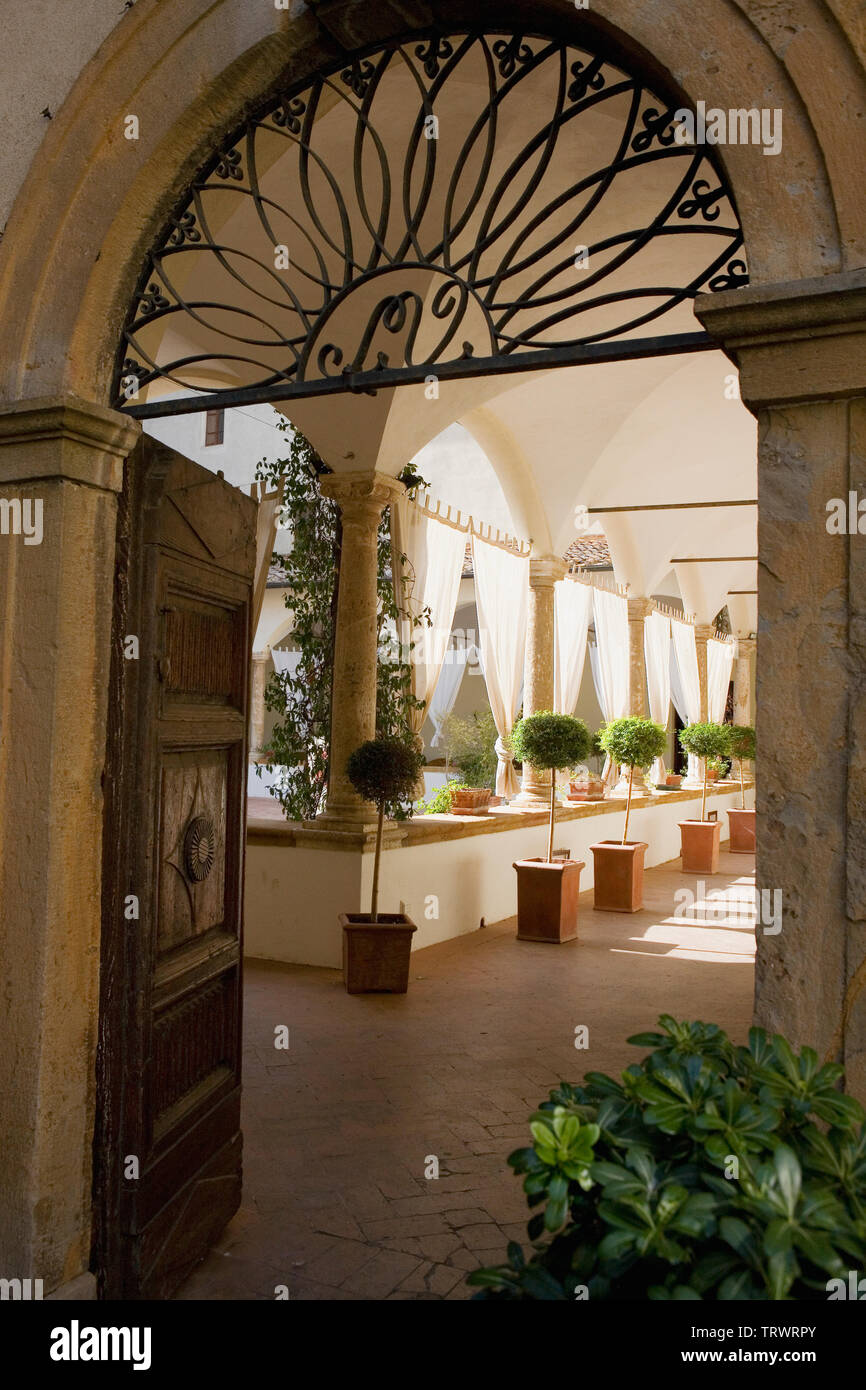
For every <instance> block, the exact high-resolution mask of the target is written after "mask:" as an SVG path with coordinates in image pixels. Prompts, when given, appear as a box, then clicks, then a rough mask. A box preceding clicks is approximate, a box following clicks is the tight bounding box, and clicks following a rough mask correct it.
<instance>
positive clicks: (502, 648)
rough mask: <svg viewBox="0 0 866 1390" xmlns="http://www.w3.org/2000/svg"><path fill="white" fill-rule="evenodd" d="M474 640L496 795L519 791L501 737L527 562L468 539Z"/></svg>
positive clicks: (514, 672) (512, 693)
mask: <svg viewBox="0 0 866 1390" xmlns="http://www.w3.org/2000/svg"><path fill="white" fill-rule="evenodd" d="M472 567H473V570H474V571H475V602H476V605H477V608H478V629H479V632H478V642H479V647H480V649H481V665H482V667H483V669H484V679H485V681H486V683H487V696H488V699H489V700H490V708H491V710H492V711H493V720H494V723H495V724H496V731H497V733H498V734H499V737H498V739H497V740H496V755H497V757H498V759H499V764H498V766H497V769H496V794H497V796H508V797H512V796H516V795H517V793H518V791H519V790H520V784H519V782H518V779H517V772H516V770H515V767H514V761H513V759H512V757H511V755H510V753H509V752H508V751H507V749H506V747H505V744H504V743H503V739H507V738H508V735H509V734H510V733H511V730H512V729H513V728H514V720H515V718H516V715H517V711H518V709H519V707H520V706H519V701H520V691H521V687H522V683H523V657H524V652H525V649H526V620H527V614H528V611H529V561H528V559H527V558H526V556H524V555H516V554H515V553H514V552H513V551H510V550H503V549H502V547H501V546H496V545H488V543H487V542H486V541H482V540H480V539H479V538H478V536H473V537H472Z"/></svg>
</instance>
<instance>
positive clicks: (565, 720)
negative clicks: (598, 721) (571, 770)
mask: <svg viewBox="0 0 866 1390" xmlns="http://www.w3.org/2000/svg"><path fill="white" fill-rule="evenodd" d="M590 744H591V737H590V732H589V729H588V728H587V727H586V725H585V724H584V722H583V720H582V719H575V718H573V716H572V715H570V714H548V713H539V714H530V715H527V717H526V718H525V719H520V720H518V722H517V723H516V724H515V726H514V730H513V732H512V735H511V747H512V749H513V750H514V755H515V757H516V758H517V759H518V760H519V761H520V762H523V763H529V765H530V767H542V768H556V769H558V768H563V767H574V765H575V763H580V762H583V759H584V758H585V757H586V756H587V754H588V752H589V749H590Z"/></svg>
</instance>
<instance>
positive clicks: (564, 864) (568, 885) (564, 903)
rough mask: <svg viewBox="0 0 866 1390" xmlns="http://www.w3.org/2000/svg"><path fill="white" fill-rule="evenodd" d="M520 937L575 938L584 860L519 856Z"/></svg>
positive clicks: (543, 939) (561, 939)
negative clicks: (548, 859)
mask: <svg viewBox="0 0 866 1390" xmlns="http://www.w3.org/2000/svg"><path fill="white" fill-rule="evenodd" d="M514 867H515V869H516V870H517V940H518V941H555V942H562V941H573V940H574V938H575V937H576V936H577V903H578V898H579V897H580V871H581V869H582V868H583V867H584V864H583V861H582V860H580V859H558V860H554V862H553V863H552V864H548V863H546V862H545V860H543V859H518V860H517V862H516V863H515V865H514Z"/></svg>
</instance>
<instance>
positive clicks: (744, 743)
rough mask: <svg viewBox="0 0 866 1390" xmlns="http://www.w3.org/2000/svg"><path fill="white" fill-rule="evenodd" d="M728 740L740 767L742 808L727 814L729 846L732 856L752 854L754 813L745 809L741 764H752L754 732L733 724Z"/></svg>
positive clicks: (743, 726) (744, 785)
mask: <svg viewBox="0 0 866 1390" xmlns="http://www.w3.org/2000/svg"><path fill="white" fill-rule="evenodd" d="M728 740H729V745H730V750H731V756H732V757H734V758H736V760H737V762H738V763H739V767H740V799H741V801H742V806H740V807H739V809H737V808H734V809H732V810H730V811H729V812H728V820H729V822H730V827H731V842H730V845H729V848H730V850H731V851H732V853H733V854H754V852H755V811H754V808H752V810H750V811H749V810H747V809H746V781H745V777H744V776H743V763H744V762H745V761H747V760H748V761H749V762H754V760H755V731H754V729H753V728H752V727H751V725H750V724H734V725H732V726H731V728H730V731H729V734H728Z"/></svg>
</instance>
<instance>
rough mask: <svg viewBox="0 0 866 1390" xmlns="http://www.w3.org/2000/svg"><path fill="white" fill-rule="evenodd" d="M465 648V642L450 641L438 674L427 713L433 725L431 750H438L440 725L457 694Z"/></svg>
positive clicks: (461, 679)
mask: <svg viewBox="0 0 866 1390" xmlns="http://www.w3.org/2000/svg"><path fill="white" fill-rule="evenodd" d="M466 659H467V648H466V643H465V641H461V642H459V643H458V642H456V641H452V643H451V645H450V647H449V648H448V651H447V652H446V653H445V660H444V662H443V664H442V670H441V671H440V672H439V679H438V681H437V682H436V689H435V690H434V692H433V698H432V699H431V701H430V706H429V709H428V710H427V713H428V714H429V715H430V719H431V720H432V723H433V729H434V733H433V737H432V738H431V740H430V746H431V748H438V747H439V744H440V742H441V739H442V725H443V724H444V723H445V720H446V719H447V718H448V716H449V714H450V713H451V711H452V709H453V708H454V703H455V701H456V699H457V693H458V691H459V690H460V686H461V684H462V681H463V676H464V674H465V672H466Z"/></svg>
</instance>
